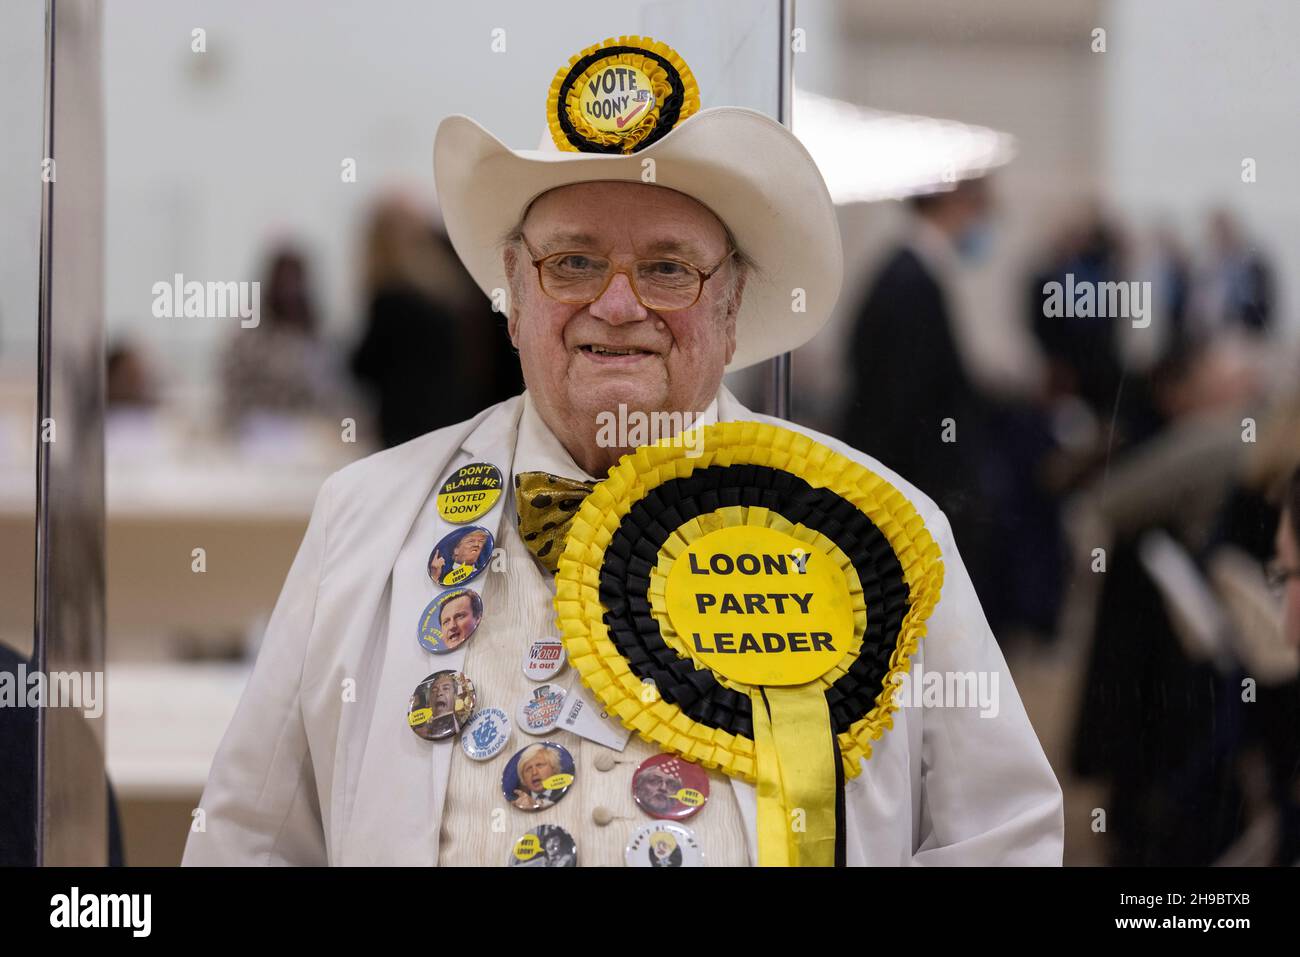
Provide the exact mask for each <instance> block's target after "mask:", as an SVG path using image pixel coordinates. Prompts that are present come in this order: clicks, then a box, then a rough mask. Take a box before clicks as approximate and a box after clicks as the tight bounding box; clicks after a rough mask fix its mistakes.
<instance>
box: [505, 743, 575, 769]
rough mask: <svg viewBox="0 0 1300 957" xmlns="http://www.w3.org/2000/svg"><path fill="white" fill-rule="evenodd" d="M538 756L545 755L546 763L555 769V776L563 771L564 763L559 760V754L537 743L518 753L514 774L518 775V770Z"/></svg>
mask: <svg viewBox="0 0 1300 957" xmlns="http://www.w3.org/2000/svg"><path fill="white" fill-rule="evenodd" d="M538 754H544V755H546V761H547V763H548V764H550V766H551V767H552V768H554V769H555V773H556V774H559V773H560V772H561V771H563V770H564V763H563V762H562V761H561V760H560V755H559V753H558V752H556V750H555V749H554V748H548V747H547V746H546V745H545V744H540V743H539V744H530V745H529V746H528V747H526V748H524V750H523V751H521V752H520V753H519V760H518V762H516V764H515V768H516V773H520V772H518V769H519V768H522V767H523V766H524V765H525V764H527V763H528V762H529V761H531V760H532V759H533V758H534V757H535V756H536V755H538ZM520 776H521V777H522V774H520Z"/></svg>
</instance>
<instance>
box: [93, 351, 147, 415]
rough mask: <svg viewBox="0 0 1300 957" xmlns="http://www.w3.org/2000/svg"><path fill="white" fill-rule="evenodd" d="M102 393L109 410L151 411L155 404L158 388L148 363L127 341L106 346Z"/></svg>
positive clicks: (142, 354)
mask: <svg viewBox="0 0 1300 957" xmlns="http://www.w3.org/2000/svg"><path fill="white" fill-rule="evenodd" d="M104 390H105V393H106V395H105V399H106V401H107V402H108V406H109V409H110V410H115V409H151V408H153V407H155V406H156V405H157V404H158V387H157V383H156V382H155V379H154V375H153V371H152V370H151V369H150V368H149V362H148V360H147V359H146V358H145V355H144V353H143V352H142V351H141V350H140V349H138V348H136V347H135V346H134V345H132V344H131V343H129V342H117V343H114V344H113V345H112V346H110V347H109V350H108V358H107V370H106V374H105V378H104Z"/></svg>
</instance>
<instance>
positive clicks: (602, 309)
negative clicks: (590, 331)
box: [587, 272, 648, 325]
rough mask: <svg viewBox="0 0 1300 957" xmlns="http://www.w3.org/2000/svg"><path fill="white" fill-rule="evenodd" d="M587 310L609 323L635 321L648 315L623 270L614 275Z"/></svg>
mask: <svg viewBox="0 0 1300 957" xmlns="http://www.w3.org/2000/svg"><path fill="white" fill-rule="evenodd" d="M587 311H588V312H590V313H591V314H592V315H593V316H595V317H596V318H597V319H603V320H605V321H606V322H608V323H610V324H611V325H620V324H622V323H624V322H637V321H639V320H642V319H645V318H646V316H647V315H648V314H647V312H646V309H645V306H643V305H641V303H640V302H639V301H637V298H636V294H635V293H634V292H633V291H632V281H631V280H630V279H629V278H628V275H627V273H623V272H620V273H616V274H615V275H614V278H613V279H611V280H610V281H609V285H608V286H606V287H605V291H604V292H603V293H601V296H600V298H599V299H597V300H595V301H594V302H593V303H592V304H591V305H590V306H588V307H587Z"/></svg>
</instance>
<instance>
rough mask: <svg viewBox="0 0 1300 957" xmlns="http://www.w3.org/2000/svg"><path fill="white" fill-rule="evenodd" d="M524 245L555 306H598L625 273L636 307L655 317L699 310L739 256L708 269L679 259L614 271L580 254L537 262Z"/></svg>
mask: <svg viewBox="0 0 1300 957" xmlns="http://www.w3.org/2000/svg"><path fill="white" fill-rule="evenodd" d="M521 238H523V237H522V236H521ZM523 243H524V248H525V249H527V250H528V254H529V255H530V256H533V257H534V259H533V260H532V263H533V265H534V266H535V267H537V281H538V282H539V283H540V284H541V287H542V292H544V293H546V294H547V295H548V296H550V297H551V298H552V299H554V300H555V301H557V302H567V303H571V304H578V303H581V304H584V305H585V304H586V303H589V302H595V301H596V300H597V299H599V298H600V297H601V296H603V295H605V290H606V289H608V288H609V284H610V283H611V282H613V281H614V277H615V276H616V275H618V274H619V273H622V274H623V275H625V276H627V278H628V282H629V283H630V284H631V286H632V294H633V295H634V296H636V299H637V302H639V303H641V305H643V306H645V308H647V309H653V310H654V311H655V312H673V311H675V310H678V309H689V308H690V307H691V306H693V305H695V304H696V303H697V302H699V299H700V294H701V293H702V292H703V291H704V284H705V283H706V282H708V280H710V279H712V278H713V275H714V274H715V273H716V272H717V271H718V270H719V269H721V268H722V264H723V263H725V262H726V261H727V260H728V259H730V258H731V257H732V256H733V255H734V254H735V252H736V249H735V247H734V246H733V247H732V248H731V249H729V250H727V254H726V255H725V256H723V257H722V258H721V259H719V260H718V262H717V263H716V264H715V265H714V266H713V268H711V269H708V270H704V269H700V267H698V266H695V265H692V264H691V263H688V262H685V261H683V260H680V259H637V260H635V261H634V262H632V263H631V264H630V265H627V266H620V267H619V268H617V269H615V268H614V264H613V263H612V262H610V260H609V259H608V258H606V257H605V256H596V255H593V254H591V253H586V252H578V251H576V250H572V251H566V252H558V253H551V254H550V255H549V256H542V257H541V258H540V259H539V258H536V256H537V254H536V253H535V252H533V247H532V246H530V245H529V243H528V240H527V239H524V240H523Z"/></svg>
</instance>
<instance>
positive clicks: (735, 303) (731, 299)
mask: <svg viewBox="0 0 1300 957" xmlns="http://www.w3.org/2000/svg"><path fill="white" fill-rule="evenodd" d="M748 278H749V272H748V271H747V270H742V271H741V272H740V274H739V275H738V276H736V277H735V279H733V280H732V282H733V283H734V285H733V286H732V291H731V295H730V296H728V297H727V314H726V316H724V317H723V322H725V323H726V324H727V327H726V333H727V359H726V361H727V362H728V363H729V362H731V357H732V356H733V355H735V353H736V317H737V316H738V315H739V314H740V303H741V300H743V299H744V295H745V280H746V279H748Z"/></svg>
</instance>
